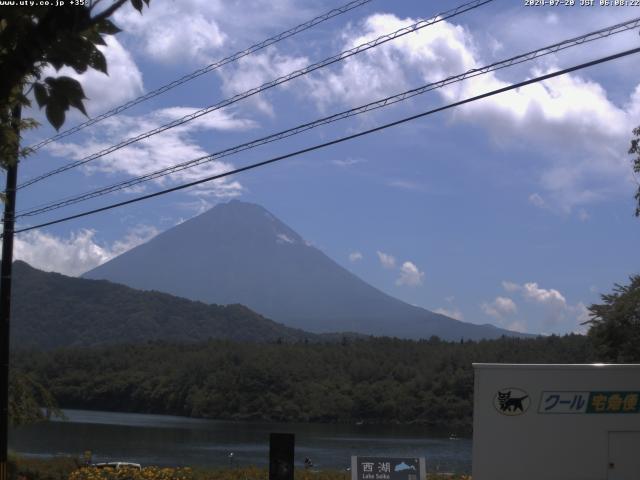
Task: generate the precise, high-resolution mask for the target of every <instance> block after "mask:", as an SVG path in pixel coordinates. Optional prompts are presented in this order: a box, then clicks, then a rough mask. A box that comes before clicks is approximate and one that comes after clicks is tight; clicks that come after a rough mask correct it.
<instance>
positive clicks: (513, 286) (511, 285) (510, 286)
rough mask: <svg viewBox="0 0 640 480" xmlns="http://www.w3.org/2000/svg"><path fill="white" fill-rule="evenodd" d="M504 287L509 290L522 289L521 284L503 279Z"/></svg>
mask: <svg viewBox="0 0 640 480" xmlns="http://www.w3.org/2000/svg"><path fill="white" fill-rule="evenodd" d="M502 288H504V289H505V290H506V291H507V292H517V291H518V290H520V285H518V284H517V283H513V282H507V281H503V282H502Z"/></svg>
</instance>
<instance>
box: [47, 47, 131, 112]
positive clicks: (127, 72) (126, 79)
mask: <svg viewBox="0 0 640 480" xmlns="http://www.w3.org/2000/svg"><path fill="white" fill-rule="evenodd" d="M104 39H105V42H106V44H107V45H106V46H98V49H99V50H100V51H101V52H102V53H103V54H104V56H105V58H106V60H107V70H108V72H109V75H105V74H104V73H101V72H99V71H97V70H94V69H92V68H90V69H88V70H87V71H86V72H85V73H83V74H82V75H79V74H77V73H76V72H75V71H74V70H73V69H72V68H70V67H63V68H61V69H60V70H59V71H58V72H56V71H55V69H54V68H53V67H47V68H45V69H44V71H43V78H44V77H46V76H58V75H65V76H68V77H71V78H75V79H76V80H78V81H79V82H80V83H81V84H82V89H83V90H84V94H85V96H86V97H87V100H85V101H84V104H85V107H86V109H87V113H89V115H90V116H95V115H96V114H100V113H103V112H105V111H107V110H109V109H110V108H113V107H115V106H116V105H120V104H122V103H125V102H126V101H128V100H131V99H132V98H135V97H137V96H139V95H141V94H142V93H143V83H142V73H141V72H140V70H139V69H138V66H137V65H136V63H135V62H134V60H133V58H132V57H131V54H130V53H129V52H128V51H127V50H126V49H125V48H124V47H123V46H122V44H121V43H120V42H119V41H118V40H117V39H116V37H114V36H112V35H106V36H105V37H104ZM73 114H74V115H75V113H73ZM80 115H81V114H80ZM83 118H84V117H83Z"/></svg>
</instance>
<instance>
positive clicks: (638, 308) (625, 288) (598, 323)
mask: <svg viewBox="0 0 640 480" xmlns="http://www.w3.org/2000/svg"><path fill="white" fill-rule="evenodd" d="M602 302H603V303H602V304H593V305H591V306H590V307H589V312H590V316H591V317H592V318H591V320H589V321H588V322H586V323H587V324H589V325H590V326H591V328H590V329H589V337H590V338H591V340H592V341H593V343H594V346H595V348H596V351H597V354H598V357H599V358H602V359H603V360H605V361H608V362H618V363H630V362H640V275H634V276H632V277H631V278H630V283H629V285H618V284H616V285H615V287H614V289H613V293H610V294H605V295H602Z"/></svg>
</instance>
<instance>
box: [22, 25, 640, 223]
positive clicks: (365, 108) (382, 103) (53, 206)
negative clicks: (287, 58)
mask: <svg viewBox="0 0 640 480" xmlns="http://www.w3.org/2000/svg"><path fill="white" fill-rule="evenodd" d="M638 26H640V17H638V18H635V19H632V20H628V21H626V22H622V23H618V24H615V25H612V26H609V27H605V28H602V29H599V30H596V31H594V32H590V33H587V34H584V35H581V36H579V37H574V38H571V39H568V40H564V41H562V42H559V43H555V44H553V45H549V46H547V47H543V48H539V49H537V50H533V51H530V52H527V53H523V54H520V55H517V56H514V57H511V58H508V59H506V60H501V61H498V62H495V63H492V64H490V65H487V66H484V67H479V68H474V69H472V70H469V71H467V72H465V73H462V74H459V75H454V76H450V77H447V78H445V79H443V80H439V81H437V82H432V83H429V84H427V85H423V86H421V87H418V88H414V89H411V90H408V91H405V92H402V93H399V94H396V95H392V96H389V97H386V98H383V99H381V100H377V101H375V102H371V103H368V104H366V105H361V106H359V107H356V108H352V109H349V110H346V111H343V112H340V113H336V114H333V115H330V116H327V117H324V118H320V119H318V120H315V121H313V122H310V123H305V124H302V125H298V126H296V127H293V128H289V129H287V130H283V131H280V132H277V133H274V134H271V135H268V136H265V137H261V138H258V139H255V140H252V141H250V142H246V143H243V144H240V145H236V146H234V147H230V148H227V149H224V150H221V151H218V152H215V153H212V154H208V155H204V156H201V157H198V158H195V159H192V160H188V161H186V162H182V163H178V164H176V165H172V166H170V167H166V168H163V169H160V170H157V171H155V172H151V173H148V174H145V175H141V176H138V177H135V178H132V179H128V180H125V181H122V182H118V183H115V184H112V185H109V186H106V187H101V188H99V189H96V190H92V191H90V192H85V193H83V194H79V195H75V196H70V197H66V198H64V199H60V200H57V201H54V202H49V203H46V204H44V205H40V206H35V207H31V209H30V210H26V211H22V212H18V215H17V216H16V218H20V217H28V216H35V215H39V214H42V213H46V212H49V211H52V210H57V209H58V208H62V207H65V206H69V205H73V204H76V203H79V202H82V201H86V200H89V199H92V198H97V197H100V196H103V195H107V194H109V193H113V192H116V191H119V190H123V189H126V188H130V187H132V186H135V185H138V184H140V183H143V182H146V181H149V180H153V179H156V178H160V177H164V176H166V175H170V174H173V173H176V172H179V171H182V170H185V169H188V168H192V167H195V166H198V165H201V164H203V163H206V162H211V161H214V160H217V159H220V158H224V157H227V156H230V155H234V154H236V153H239V152H242V151H245V150H249V149H251V148H255V147H258V146H260V145H265V144H267V143H271V142H275V141H278V140H282V139H284V138H288V137H290V136H293V135H297V134H299V133H302V132H305V131H307V130H311V129H313V128H317V127H319V126H322V125H327V124H330V123H333V122H336V121H338V120H342V119H345V118H349V117H352V116H355V115H359V114H362V113H365V112H369V111H372V110H376V109H379V108H384V107H387V106H389V105H392V104H395V103H398V102H402V101H405V100H407V99H409V98H412V97H414V96H416V95H421V94H424V93H426V92H429V91H432V90H435V89H438V88H442V87H444V86H446V85H451V84H453V83H457V82H461V81H463V80H466V79H469V78H473V77H476V76H478V75H484V74H487V73H489V72H492V71H496V70H500V69H503V68H507V67H510V66H513V65H517V64H520V63H524V62H527V61H531V60H534V59H536V58H540V57H542V56H545V55H549V54H552V53H556V52H558V51H561V50H564V49H567V48H571V47H575V46H577V45H582V44H584V43H587V42H591V41H594V40H598V39H602V38H606V37H608V36H611V35H614V34H617V33H621V32H624V31H628V30H631V29H633V28H637V27H638Z"/></svg>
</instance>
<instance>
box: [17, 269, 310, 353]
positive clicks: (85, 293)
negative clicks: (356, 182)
mask: <svg viewBox="0 0 640 480" xmlns="http://www.w3.org/2000/svg"><path fill="white" fill-rule="evenodd" d="M14 277H15V285H14V289H13V306H12V322H11V334H12V346H13V347H16V348H28V347H38V348H45V349H51V348H56V347H61V346H95V345H104V344H114V343H132V342H138V343H140V342H146V341H148V340H171V341H176V342H199V341H203V340H207V339H208V338H217V339H227V340H236V341H253V342H268V341H275V340H277V339H282V340H284V341H303V340H305V339H306V340H313V339H314V338H315V337H316V336H315V335H313V334H311V333H307V332H303V331H302V330H297V329H294V328H289V327H286V326H284V325H282V324H279V323H276V322H273V321H271V320H269V319H267V318H264V317H263V316H262V315H259V314H257V313H256V312H254V311H252V310H250V309H249V308H247V307H245V306H243V305H207V304H204V303H202V302H194V301H191V300H187V299H184V298H179V297H174V296H173V295H169V294H166V293H160V292H143V291H139V290H134V289H132V288H129V287H125V286H124V285H118V284H115V283H111V282H107V281H104V280H102V281H97V280H85V279H82V278H72V277H67V276H64V275H60V274H58V273H46V272H43V271H41V270H37V269H35V268H32V267H30V266H29V265H28V264H26V263H24V262H16V263H15V264H14Z"/></svg>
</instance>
